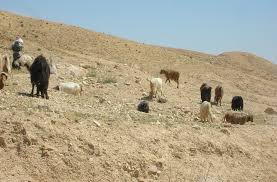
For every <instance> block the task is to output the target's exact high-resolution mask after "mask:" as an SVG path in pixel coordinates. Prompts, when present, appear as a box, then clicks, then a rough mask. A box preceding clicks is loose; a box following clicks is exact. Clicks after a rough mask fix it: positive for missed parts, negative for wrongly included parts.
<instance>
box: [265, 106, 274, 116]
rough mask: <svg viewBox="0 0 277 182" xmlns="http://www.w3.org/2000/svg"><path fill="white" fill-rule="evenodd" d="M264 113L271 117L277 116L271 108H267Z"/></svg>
mask: <svg viewBox="0 0 277 182" xmlns="http://www.w3.org/2000/svg"><path fill="white" fill-rule="evenodd" d="M264 112H265V113H266V114H270V115H273V114H277V112H276V111H275V110H274V109H273V108H271V107H268V108H266V109H265V111H264Z"/></svg>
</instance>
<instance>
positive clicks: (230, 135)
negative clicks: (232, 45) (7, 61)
mask: <svg viewBox="0 0 277 182" xmlns="http://www.w3.org/2000/svg"><path fill="white" fill-rule="evenodd" d="M0 20H1V21H0V54H4V53H5V54H9V55H11V54H12V53H11V51H10V50H9V47H10V45H11V42H12V41H13V39H14V38H15V36H16V35H21V36H22V37H23V39H24V43H25V47H24V52H25V53H26V54H29V55H32V56H34V57H35V56H37V55H39V54H41V53H43V54H44V55H46V56H51V57H52V58H53V60H54V61H55V62H56V64H57V67H58V74H57V75H51V77H50V86H49V96H50V99H49V100H43V99H41V98H31V97H28V93H30V91H31V84H30V78H29V73H28V72H27V71H26V70H25V69H22V70H20V71H16V70H13V72H12V74H11V75H10V77H9V79H8V83H7V86H6V87H5V88H4V89H3V90H1V91H0V97H1V103H0V112H1V114H0V162H1V164H0V181H213V182H214V181H251V182H252V181H270V182H271V181H272V182H273V181H276V179H277V152H276V151H277V145H276V144H277V115H269V114H266V113H265V112H264V110H265V109H266V108H268V107H271V108H273V109H274V110H275V111H277V66H276V65H275V64H272V63H270V62H269V61H267V60H265V59H263V58H260V57H258V56H255V55H253V54H250V53H242V52H228V53H222V54H220V55H209V54H204V53H200V52H196V51H188V50H181V49H173V48H166V47H159V46H153V45H145V44H142V43H137V42H134V41H129V40H124V39H121V38H117V37H113V36H110V35H106V34H103V33H97V32H93V31H89V30H86V29H82V28H79V27H74V26H68V25H65V24H58V23H53V22H49V21H44V20H36V19H32V18H28V17H23V16H18V15H14V14H11V13H7V12H0ZM82 65H89V67H90V68H82V67H81V66H82ZM162 68H170V69H175V70H178V71H179V72H180V73H181V83H180V88H179V89H176V85H175V83H174V82H172V83H171V84H164V87H163V90H164V94H165V96H166V98H167V100H168V102H167V103H163V104H162V103H158V102H157V100H155V99H154V100H153V101H151V102H150V109H151V111H150V113H149V114H145V113H140V112H138V111H136V106H137V104H138V103H139V101H140V100H141V99H142V98H143V97H145V95H147V94H148V92H149V83H148V81H147V80H146V79H147V78H151V77H158V76H159V77H160V74H159V71H160V69H162ZM76 69H77V71H76ZM162 78H163V81H165V79H164V77H163V76H162ZM67 81H74V82H77V83H81V84H82V85H83V87H84V93H83V94H82V95H81V96H73V95H69V94H66V93H63V92H59V91H56V90H54V89H53V88H54V87H55V86H57V85H58V84H59V83H60V82H67ZM203 82H207V83H209V84H210V85H211V86H212V87H213V88H215V87H216V86H217V85H218V84H222V85H223V87H224V90H225V93H224V94H225V95H224V97H223V104H222V106H221V107H220V106H213V107H212V112H213V114H214V115H215V117H216V121H214V122H213V123H202V122H200V121H199V118H198V117H199V106H200V93H199V87H200V85H201V84H202V83H203ZM213 95H214V93H213V94H212V97H213ZM235 95H241V96H242V97H243V98H244V101H245V111H246V112H250V113H253V114H254V123H247V124H245V125H238V126H237V125H226V124H223V123H222V118H223V116H224V114H225V112H227V111H229V110H230V102H231V99H232V97H233V96H235ZM97 123H100V126H98V125H97Z"/></svg>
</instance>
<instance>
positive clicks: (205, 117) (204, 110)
mask: <svg viewBox="0 0 277 182" xmlns="http://www.w3.org/2000/svg"><path fill="white" fill-rule="evenodd" d="M200 119H201V121H209V119H210V120H211V121H213V115H212V113H211V104H210V103H209V102H208V101H204V102H203V103H202V104H201V106H200Z"/></svg>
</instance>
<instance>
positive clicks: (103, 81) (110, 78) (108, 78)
mask: <svg viewBox="0 0 277 182" xmlns="http://www.w3.org/2000/svg"><path fill="white" fill-rule="evenodd" d="M99 82H100V83H103V84H110V83H117V80H116V79H115V78H112V77H107V78H104V79H103V80H101V79H100V80H99Z"/></svg>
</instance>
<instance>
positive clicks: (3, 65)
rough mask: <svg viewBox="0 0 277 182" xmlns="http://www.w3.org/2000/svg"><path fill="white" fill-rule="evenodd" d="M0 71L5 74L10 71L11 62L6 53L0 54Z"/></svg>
mask: <svg viewBox="0 0 277 182" xmlns="http://www.w3.org/2000/svg"><path fill="white" fill-rule="evenodd" d="M0 71H1V72H5V73H7V74H10V73H11V62H10V58H9V56H8V55H4V56H3V57H1V56H0Z"/></svg>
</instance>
